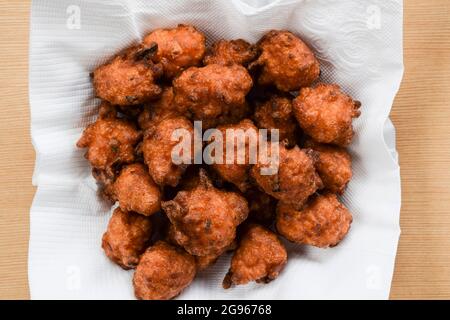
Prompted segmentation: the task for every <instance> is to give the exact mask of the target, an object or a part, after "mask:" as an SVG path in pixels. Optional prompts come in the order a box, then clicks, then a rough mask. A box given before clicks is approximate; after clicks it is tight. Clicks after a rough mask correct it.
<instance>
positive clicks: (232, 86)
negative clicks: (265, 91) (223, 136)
mask: <svg viewBox="0 0 450 320" xmlns="http://www.w3.org/2000/svg"><path fill="white" fill-rule="evenodd" d="M251 87H252V78H251V77H250V75H249V74H248V72H247V70H246V69H245V68H244V67H242V66H239V65H231V66H223V65H218V64H211V65H208V66H206V67H202V68H196V67H192V68H189V69H187V70H186V71H184V72H183V73H182V74H181V75H180V76H179V77H178V78H176V79H175V80H174V81H173V89H174V94H175V97H174V103H175V105H176V106H177V109H178V111H179V112H180V113H183V114H187V113H189V114H191V119H192V120H201V121H203V128H210V127H213V126H216V125H217V123H220V120H221V117H225V118H227V117H236V115H240V114H242V113H245V111H246V110H247V108H248V106H247V104H246V101H245V96H246V95H247V93H248V92H249V91H250V88H251Z"/></svg>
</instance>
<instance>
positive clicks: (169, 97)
mask: <svg viewBox="0 0 450 320" xmlns="http://www.w3.org/2000/svg"><path fill="white" fill-rule="evenodd" d="M180 115H181V114H180V113H179V112H177V110H176V108H175V106H174V104H173V88H172V87H165V88H164V89H163V93H162V94H161V98H160V99H159V100H156V101H153V102H150V103H148V104H147V105H146V106H145V107H144V110H142V112H141V113H140V114H139V117H138V123H139V127H140V128H141V129H142V130H147V129H149V128H150V127H152V126H155V125H156V124H158V123H159V122H161V121H162V120H164V119H168V118H174V117H178V116H180Z"/></svg>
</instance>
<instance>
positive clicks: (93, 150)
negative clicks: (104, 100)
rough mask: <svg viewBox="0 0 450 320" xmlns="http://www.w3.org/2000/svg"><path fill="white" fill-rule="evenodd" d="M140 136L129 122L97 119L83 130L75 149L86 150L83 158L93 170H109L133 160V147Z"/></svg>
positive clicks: (114, 119)
mask: <svg viewBox="0 0 450 320" xmlns="http://www.w3.org/2000/svg"><path fill="white" fill-rule="evenodd" d="M141 136H142V135H141V133H140V132H139V131H137V130H136V128H135V126H134V125H133V124H132V123H131V122H128V121H126V120H123V119H116V118H112V117H107V118H99V119H97V121H96V122H94V123H93V124H91V125H89V126H88V127H87V128H86V129H85V130H84V132H83V135H82V136H81V138H80V140H78V142H77V147H79V148H87V149H88V150H87V152H86V155H85V157H86V159H88V160H89V162H90V163H91V165H92V166H93V167H94V168H97V169H105V170H109V169H111V167H112V166H113V165H116V164H121V163H130V162H133V161H134V160H135V155H134V147H135V145H136V144H137V143H138V142H139V140H140V139H141Z"/></svg>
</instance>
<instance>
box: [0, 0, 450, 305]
mask: <svg viewBox="0 0 450 320" xmlns="http://www.w3.org/2000/svg"><path fill="white" fill-rule="evenodd" d="M29 6H30V1H7V0H0V45H1V50H0V65H1V69H0V101H1V108H2V110H1V112H0V204H1V205H0V299H27V298H29V293H28V282H27V249H28V237H29V232H28V230H29V208H30V206H31V201H32V198H33V194H34V191H35V188H34V187H32V185H31V176H32V171H33V166H34V151H33V148H32V145H31V141H30V133H29V127H30V123H29V105H28V83H27V80H28V28H29V27H28V22H29ZM449 17H450V1H448V0H428V1H423V0H405V11H404V20H405V23H404V54H405V76H404V79H403V83H402V86H401V89H400V92H399V94H398V96H397V99H396V100H395V104H394V108H393V110H392V114H391V116H392V119H393V121H394V124H395V126H396V128H397V148H398V151H399V154H400V166H401V174H402V189H403V191H402V197H403V200H402V212H401V227H402V236H401V240H400V245H399V250H398V255H397V261H396V267H395V275H394V280H393V283H392V290H391V298H393V299H408V298H441V299H443V298H446V299H450V143H449V139H450V18H449Z"/></svg>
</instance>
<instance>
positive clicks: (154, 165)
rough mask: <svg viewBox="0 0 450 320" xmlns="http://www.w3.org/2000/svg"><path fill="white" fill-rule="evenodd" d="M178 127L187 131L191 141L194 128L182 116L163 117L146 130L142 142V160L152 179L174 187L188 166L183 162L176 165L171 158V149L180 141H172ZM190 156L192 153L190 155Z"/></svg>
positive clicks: (162, 184) (160, 183)
mask: <svg viewBox="0 0 450 320" xmlns="http://www.w3.org/2000/svg"><path fill="white" fill-rule="evenodd" d="M178 129H179V130H184V131H185V132H186V133H189V134H190V139H191V141H193V135H194V129H193V126H192V123H191V122H190V121H189V120H188V119H186V118H184V117H174V118H168V119H164V120H162V121H161V122H159V123H158V124H157V125H156V126H154V127H153V128H151V129H150V130H147V131H146V135H145V137H144V142H143V144H142V150H143V153H144V160H145V163H146V164H147V166H148V169H149V172H150V176H151V177H152V178H153V181H155V182H156V184H158V185H160V186H165V185H169V186H172V187H175V186H176V185H177V184H178V183H179V181H180V178H181V176H182V175H183V173H184V172H185V170H186V168H187V167H188V164H184V163H182V164H179V165H177V164H175V163H174V162H173V159H172V149H173V148H174V147H175V146H176V145H177V144H179V143H181V142H179V141H172V140H173V139H172V134H173V133H174V132H175V130H178ZM182 139H184V138H180V140H182ZM191 151H192V148H191ZM192 153H193V152H192ZM192 158H193V155H191V159H192Z"/></svg>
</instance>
